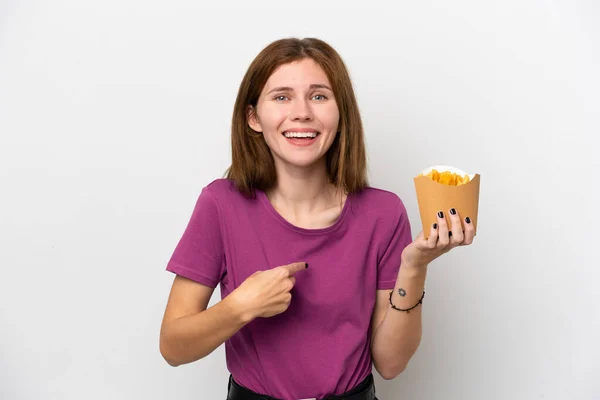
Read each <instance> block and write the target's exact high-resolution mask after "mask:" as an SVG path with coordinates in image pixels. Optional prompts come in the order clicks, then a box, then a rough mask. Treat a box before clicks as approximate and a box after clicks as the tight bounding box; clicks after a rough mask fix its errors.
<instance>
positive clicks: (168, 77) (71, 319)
mask: <svg viewBox="0 0 600 400" xmlns="http://www.w3.org/2000/svg"><path fill="white" fill-rule="evenodd" d="M599 20H600V6H599V5H598V2H595V1H585V2H584V1H580V2H576V1H567V0H563V1H532V0H527V1H522V0H520V1H517V0H509V1H503V2H482V1H466V0H460V1H453V2H446V1H426V2H425V1H424V2H395V3H392V2H385V3H384V2H377V1H369V2H365V4H360V5H359V4H356V5H353V4H350V3H348V2H346V1H344V2H342V1H328V2H325V1H324V2H322V3H319V2H311V1H303V2H272V1H261V2H241V1H240V2H235V3H233V2H231V1H224V2H214V4H212V5H211V4H208V5H205V4H203V3H202V2H200V1H191V0H190V1H170V2H167V1H162V2H157V1H140V0H137V1H136V0H118V1H117V0H107V1H103V2H86V1H75V0H62V1H57V0H55V1H52V2H43V1H17V0H3V1H2V2H1V3H0V135H1V142H0V182H1V185H0V240H1V242H0V266H1V268H2V269H1V271H2V275H1V277H0V308H1V314H0V343H1V346H2V347H1V354H2V355H1V357H0V398H2V399H147V400H150V399H152V400H153V399H224V398H225V389H226V385H227V377H228V373H227V370H226V368H225V354H224V351H223V347H220V348H219V349H217V350H216V351H215V352H214V353H213V354H211V355H210V356H209V357H207V358H206V359H203V360H201V361H199V362H196V363H193V364H190V365H185V366H181V367H178V368H172V367H170V366H168V365H167V364H166V362H164V360H163V359H162V358H161V356H160V353H159V350H158V334H159V328H160V321H161V318H162V313H163V311H164V306H165V303H166V298H167V295H168V290H169V288H170V284H171V281H172V278H173V276H172V275H171V274H170V273H168V272H166V271H165V270H164V268H165V265H166V262H167V260H168V258H169V257H170V255H171V252H172V251H173V249H174V247H175V245H176V243H177V241H178V240H179V238H180V236H181V234H182V233H183V229H184V227H185V225H186V224H187V221H188V218H189V216H190V214H191V211H192V208H193V205H194V203H195V200H196V198H197V195H198V194H199V192H200V190H201V188H202V187H203V186H205V185H206V184H208V183H209V182H210V181H212V180H213V179H215V178H219V177H221V176H222V175H223V173H224V171H225V169H226V168H227V167H228V166H229V161H230V148H229V132H230V131H229V128H230V120H231V113H232V108H233V103H234V100H235V96H236V94H237V89H238V85H239V83H240V81H241V79H242V76H243V74H244V72H245V71H246V68H247V67H248V65H249V64H250V62H251V61H252V59H253V58H254V56H255V55H256V54H257V53H258V52H259V51H260V50H261V49H262V48H263V47H264V46H266V45H267V44H268V43H270V42H271V41H273V40H276V39H279V38H283V37H288V36H297V37H305V36H314V37H319V38H321V39H324V40H326V41H328V42H329V43H330V44H332V45H333V46H334V47H335V48H336V49H337V50H338V51H339V52H340V54H341V55H342V57H343V58H344V60H345V61H346V63H347V65H348V68H349V70H350V72H351V76H352V79H353V82H354V84H355V88H356V93H357V96H358V100H359V105H360V107H361V112H362V115H363V118H364V123H365V129H366V135H367V144H368V155H369V161H370V169H369V173H370V178H371V184H372V185H373V186H377V187H381V188H384V189H387V190H391V191H394V192H396V193H397V194H398V195H400V196H401V198H402V199H403V200H404V202H405V204H406V206H407V208H408V210H409V213H410V217H411V222H412V226H413V233H414V234H415V235H416V234H417V233H418V231H419V230H420V220H419V216H418V207H417V203H416V196H415V193H414V187H413V182H412V177H413V176H414V175H415V174H417V173H418V172H419V171H421V169H423V168H425V167H427V166H429V165H433V164H448V165H454V166H457V167H459V168H462V169H465V170H467V171H468V172H477V173H480V174H481V179H482V180H481V198H480V215H479V218H480V220H479V231H478V236H477V238H476V242H475V244H474V245H473V246H471V247H469V248H462V249H456V250H455V251H453V252H452V253H450V254H448V255H446V256H444V257H443V258H441V259H439V260H437V261H436V262H434V264H433V265H432V266H431V268H430V272H429V276H428V280H427V287H426V290H427V296H426V299H425V303H424V308H423V313H424V314H423V315H424V338H423V342H422V344H421V347H420V348H419V351H418V352H417V354H416V355H415V357H414V358H413V360H412V361H411V363H410V365H409V367H408V369H407V370H406V371H405V372H404V373H403V374H401V375H400V376H399V377H398V378H396V379H394V380H392V381H384V380H382V379H380V377H379V376H378V375H376V383H377V390H378V394H379V397H380V399H443V400H451V399H469V400H478V399H524V400H529V399H600V382H599V379H598V378H599V377H600V345H599V344H598V339H599V338H600V321H599V320H600V318H599V301H598V281H599V280H600V272H599V271H600V265H599V263H598V257H597V249H598V246H599V242H600V235H599V233H598V228H599V225H600V217H599V215H600V201H599V200H600V199H599V197H600V196H599V189H598V181H599V179H598V174H599V173H600V165H599V161H598V148H599V144H600V141H599V139H598V134H599V128H600V123H599V115H600V112H599V110H600V101H599V93H600V78H599V70H600V28H599V26H600V24H599V22H598V21H599ZM218 300H219V299H218V291H217V292H216V294H215V296H214V297H213V299H212V301H211V303H212V304H214V303H215V302H216V301H218ZM315 362H319V363H320V362H324V361H323V360H315ZM299 373H301V371H299Z"/></svg>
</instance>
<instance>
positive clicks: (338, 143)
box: [226, 38, 368, 197]
mask: <svg viewBox="0 0 600 400" xmlns="http://www.w3.org/2000/svg"><path fill="white" fill-rule="evenodd" d="M305 58H311V59H312V60H314V61H315V62H316V63H317V64H318V65H319V66H320V67H321V68H323V70H324V71H325V74H326V75H327V78H328V79H329V81H330V82H331V85H332V89H333V94H334V96H335V99H336V103H337V106H338V109H339V114H340V122H339V126H338V131H339V132H338V134H337V135H336V138H335V140H334V141H333V143H332V144H331V147H330V148H329V150H328V151H327V154H326V155H325V157H326V165H327V177H328V179H329V181H330V182H331V183H332V184H334V185H335V186H336V187H337V188H338V189H341V190H343V191H344V192H345V193H355V192H360V191H362V190H363V189H364V188H365V186H367V184H368V182H367V165H366V164H367V161H366V151H365V143H364V131H363V125H362V120H361V117H360V112H359V109H358V104H357V101H356V97H355V94H354V89H353V88H352V82H351V80H350V76H349V74H348V70H347V69H346V66H345V64H344V62H343V60H342V58H341V57H340V55H339V54H338V53H337V51H336V50H335V49H333V47H331V46H330V45H329V44H327V43H325V42H324V41H322V40H320V39H316V38H304V39H297V38H287V39H281V40H277V41H275V42H272V43H271V44H269V45H268V46H267V47H265V48H264V49H263V50H262V51H261V52H260V53H259V54H258V55H257V56H256V58H255V59H254V60H253V61H252V63H251V64H250V67H249V68H248V71H247V72H246V74H245V76H244V78H243V80H242V83H241V84H240V88H239V91H238V95H237V99H236V101H235V106H234V109H233V117H232V124H231V125H232V126H231V156H232V157H231V158H232V163H231V166H230V167H229V168H228V170H227V172H226V177H227V178H228V179H230V180H232V181H233V182H234V183H235V186H236V187H237V189H238V190H239V191H240V192H241V193H243V194H244V195H247V196H252V197H254V196H255V192H254V190H255V189H260V190H263V191H266V190H268V189H271V188H273V187H274V186H275V185H276V183H277V173H276V170H275V163H274V160H273V155H272V154H271V151H270V149H269V147H268V146H267V144H266V143H265V140H264V138H263V136H262V135H260V134H257V133H256V132H255V131H253V130H252V129H251V128H250V126H249V125H248V107H249V106H253V107H254V108H255V109H256V105H257V102H258V99H259V97H260V94H261V92H262V90H263V88H264V86H265V84H266V82H267V80H268V79H269V77H270V76H271V74H272V73H273V72H275V70H276V69H277V68H278V67H279V66H281V65H283V64H288V63H291V62H294V61H299V60H302V59H305Z"/></svg>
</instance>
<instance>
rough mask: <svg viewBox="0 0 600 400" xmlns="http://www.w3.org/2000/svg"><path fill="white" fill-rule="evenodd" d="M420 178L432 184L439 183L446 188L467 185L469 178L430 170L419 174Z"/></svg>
mask: <svg viewBox="0 0 600 400" xmlns="http://www.w3.org/2000/svg"><path fill="white" fill-rule="evenodd" d="M421 176H426V177H428V178H429V179H431V180H433V181H434V182H437V183H441V184H442V185H448V186H460V185H464V184H466V183H469V182H470V180H471V178H470V177H469V175H467V174H465V175H460V174H457V173H455V172H450V171H442V172H440V171H438V170H437V169H432V170H431V171H430V172H428V173H427V174H421Z"/></svg>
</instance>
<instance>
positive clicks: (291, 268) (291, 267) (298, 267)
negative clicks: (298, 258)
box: [282, 262, 308, 276]
mask: <svg viewBox="0 0 600 400" xmlns="http://www.w3.org/2000/svg"><path fill="white" fill-rule="evenodd" d="M282 268H285V269H287V270H288V272H289V273H290V276H293V275H295V274H296V273H297V272H299V271H302V270H305V269H306V268H308V264H307V263H304V262H295V263H292V264H288V265H283V266H282Z"/></svg>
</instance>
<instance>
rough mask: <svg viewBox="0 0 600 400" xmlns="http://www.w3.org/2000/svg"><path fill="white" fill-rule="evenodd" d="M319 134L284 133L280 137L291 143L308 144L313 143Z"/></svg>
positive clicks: (314, 132)
mask: <svg viewBox="0 0 600 400" xmlns="http://www.w3.org/2000/svg"><path fill="white" fill-rule="evenodd" d="M320 134H321V132H318V131H308V132H298V131H291V130H290V131H285V132H283V133H282V135H283V136H284V137H285V138H286V139H288V140H289V141H291V142H300V143H302V142H308V143H310V142H311V141H314V140H315V139H316V138H317V137H318V136H319V135H320Z"/></svg>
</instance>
